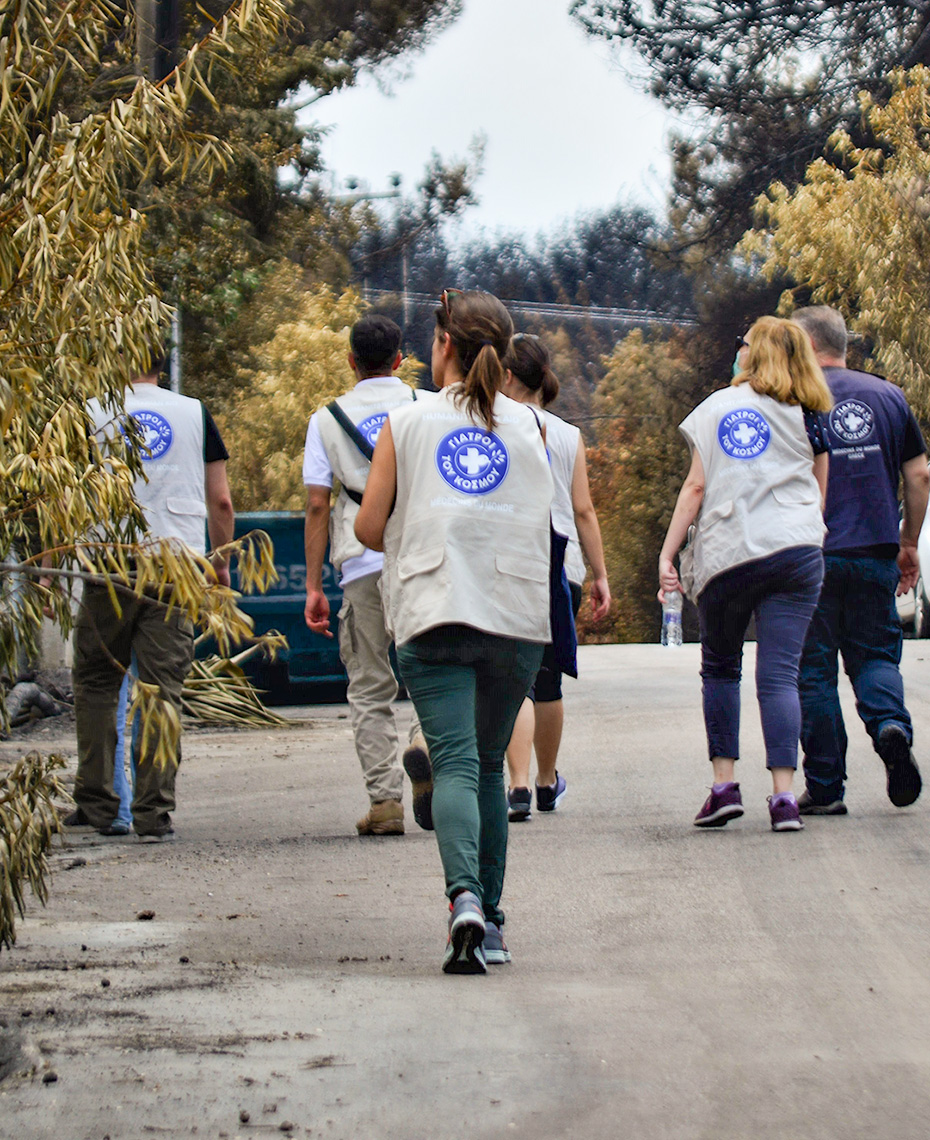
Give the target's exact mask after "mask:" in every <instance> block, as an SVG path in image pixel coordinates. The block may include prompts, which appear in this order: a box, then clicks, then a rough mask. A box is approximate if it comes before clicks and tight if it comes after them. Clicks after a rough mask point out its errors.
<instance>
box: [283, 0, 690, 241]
mask: <svg viewBox="0 0 930 1140" xmlns="http://www.w3.org/2000/svg"><path fill="white" fill-rule="evenodd" d="M568 4H569V0H465V5H464V12H463V13H462V16H461V17H460V18H459V19H458V20H457V21H456V22H455V23H454V24H453V25H452V26H451V27H450V28H448V29H446V31H444V32H442V33H441V34H440V35H439V36H437V37H436V38H435V39H434V40H433V41H432V42H431V43H430V44H429V46H428V47H427V48H426V50H425V51H424V52H423V53H422V54H420V55H418V56H414V57H411V58H410V59H407V60H405V61H404V66H405V67H406V68H407V71H408V74H407V75H406V76H405V77H401V78H391V79H390V80H389V86H390V92H389V93H388V92H385V91H384V90H383V89H382V88H379V85H378V82H377V81H376V79H375V78H374V77H371V76H365V77H363V78H362V80H361V81H360V82H359V84H358V86H357V87H354V88H351V89H349V90H347V91H344V92H339V93H338V94H335V95H333V96H330V97H328V98H326V99H324V100H322V101H321V102H320V103H318V104H316V105H315V106H313V107H312V108H310V110H309V111H308V112H306V114H307V115H308V116H312V118H313V119H315V120H316V121H317V122H319V123H321V124H323V125H327V126H329V127H330V131H329V134H328V136H327V138H326V141H325V142H324V144H323V150H322V154H323V159H324V162H325V163H326V166H327V168H328V169H329V170H330V171H331V172H332V176H333V178H334V181H335V186H334V188H335V189H336V190H337V191H340V190H344V188H345V179H347V178H349V177H355V178H358V179H359V180H361V181H362V182H363V183H364V184H366V185H367V186H368V187H369V188H371V189H373V190H383V189H387V187H388V178H389V175H390V174H391V173H392V172H393V171H398V172H399V173H401V174H402V175H403V185H404V187H405V188H406V189H407V190H408V191H412V189H413V187H414V186H415V184H416V183H417V182H418V181H419V179H420V178H421V177H422V173H423V169H424V166H425V165H426V163H427V161H428V160H429V157H430V153H431V152H432V151H433V150H438V151H439V153H440V154H441V155H442V156H443V157H444V158H447V159H448V158H453V157H459V158H462V157H465V155H466V153H467V150H468V146H469V143H470V141H471V140H472V138H474V136H476V135H478V134H483V135H484V136H485V138H486V149H485V164H484V166H485V168H484V174H483V175H482V176H481V179H480V180H479V182H478V186H477V191H478V195H479V197H480V199H481V204H480V205H479V206H477V207H473V208H472V209H470V210H469V211H468V216H467V220H466V222H465V223H464V227H465V229H466V230H467V232H473V231H474V230H475V229H477V228H479V227H483V228H487V229H489V230H491V231H494V230H498V229H508V230H513V229H516V230H523V231H527V232H529V233H535V232H537V231H538V230H541V229H546V230H548V229H550V228H552V226H553V225H555V224H557V223H558V222H559V221H561V220H563V219H566V218H569V217H572V216H574V215H575V214H576V213H578V212H579V211H582V210H596V209H602V208H608V207H610V206H612V205H614V204H615V203H617V202H621V203H624V204H638V205H645V206H648V207H650V208H651V209H653V210H654V211H656V212H662V211H663V210H664V205H665V193H666V187H667V184H668V179H669V160H668V139H669V134H670V131H671V130H672V127H673V120H672V119H671V117H670V116H669V114H668V113H667V112H666V111H665V110H664V109H663V108H661V107H660V106H659V104H658V103H657V102H655V101H654V100H652V99H650V98H649V97H648V96H646V95H644V94H641V93H640V92H639V91H638V90H637V89H636V88H635V87H634V86H633V85H632V84H631V83H630V82H629V80H628V79H627V78H626V77H625V76H624V74H623V73H622V71H621V70H620V69H619V68H618V66H617V65H616V63H614V62H612V61H611V58H610V53H609V50H608V48H607V46H606V45H604V44H602V43H600V42H599V41H595V40H593V39H591V38H589V37H587V36H585V34H584V33H583V32H582V31H581V29H580V28H579V27H578V26H577V25H576V24H575V23H574V22H573V21H572V20H570V19H569V16H568Z"/></svg>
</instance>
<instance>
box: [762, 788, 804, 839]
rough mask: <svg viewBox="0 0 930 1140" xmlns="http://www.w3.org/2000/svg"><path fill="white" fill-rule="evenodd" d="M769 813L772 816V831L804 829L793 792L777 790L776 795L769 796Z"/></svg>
mask: <svg viewBox="0 0 930 1140" xmlns="http://www.w3.org/2000/svg"><path fill="white" fill-rule="evenodd" d="M769 815H770V816H771V818H772V831H802V830H803V829H804V824H803V823H802V822H801V813H800V811H799V810H798V801H797V800H796V799H795V798H794V792H779V793H778V795H776V796H769Z"/></svg>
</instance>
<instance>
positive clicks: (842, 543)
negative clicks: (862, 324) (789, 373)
mask: <svg viewBox="0 0 930 1140" xmlns="http://www.w3.org/2000/svg"><path fill="white" fill-rule="evenodd" d="M823 373H824V376H826V378H827V383H828V384H829V386H830V391H831V392H832V393H833V401H834V404H833V409H832V410H831V411H830V412H828V413H827V414H826V416H825V417H824V418H825V419H826V421H827V431H828V436H829V440H830V481H829V483H828V485H827V505H826V510H825V511H824V518H825V521H826V524H827V529H828V533H827V537H826V540H825V542H824V552H825V553H827V554H836V553H842V554H849V555H853V554H872V555H875V556H877V557H891V558H893V557H894V556H895V555H896V554H897V551H898V537H899V514H898V484H899V482H900V478H901V465H902V464H904V463H906V462H907V461H908V460H909V459H914V458H916V457H917V456H918V455H921V454H923V452H925V451H926V445H925V444H924V439H923V436H922V435H921V433H920V428H919V427H918V426H917V421H916V420H915V419H914V414H913V412H912V411H911V409H910V408H909V407H908V403H907V400H906V399H905V398H904V393H903V392H902V391H901V389H900V388H897V387H896V386H895V385H894V384H892V383H891V382H890V381H888V380H885V379H883V378H882V377H881V376H872V375H870V374H869V373H867V372H853V371H852V370H851V369H848V368H824V370H823Z"/></svg>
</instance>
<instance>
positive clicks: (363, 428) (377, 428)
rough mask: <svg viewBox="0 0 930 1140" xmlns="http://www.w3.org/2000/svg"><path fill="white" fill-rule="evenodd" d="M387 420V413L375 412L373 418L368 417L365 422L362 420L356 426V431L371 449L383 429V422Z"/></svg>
mask: <svg viewBox="0 0 930 1140" xmlns="http://www.w3.org/2000/svg"><path fill="white" fill-rule="evenodd" d="M387 418H388V414H387V412H376V413H375V414H374V415H373V416H369V417H368V419H367V420H362V422H361V423H360V424H359V425H358V430H359V431H360V432H361V433H362V435H363V436H364V437H365V438H366V439H367V440H368V442H369V443H370V444H371V446H372V447H374V446H375V444H376V443H377V442H378V436H379V435H380V434H381V429H382V428H383V427H384V421H385V420H386V419H387Z"/></svg>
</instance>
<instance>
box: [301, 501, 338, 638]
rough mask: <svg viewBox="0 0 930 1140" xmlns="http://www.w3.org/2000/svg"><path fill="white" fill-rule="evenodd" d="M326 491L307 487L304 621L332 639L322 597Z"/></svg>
mask: <svg viewBox="0 0 930 1140" xmlns="http://www.w3.org/2000/svg"><path fill="white" fill-rule="evenodd" d="M331 494H332V492H331V490H330V488H329V487H323V486H320V485H319V484H311V485H308V487H307V513H306V516H305V517H304V556H305V558H306V560H307V603H306V605H305V606H304V621H305V622H306V623H307V625H308V627H309V628H310V629H312V630H313V632H314V633H321V634H322V635H323V636H324V637H332V636H333V635H332V632H331V631H330V628H329V601H328V600H327V598H326V595H325V594H324V593H323V559H324V557H325V556H326V543H327V541H328V540H329V502H330V497H331Z"/></svg>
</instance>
